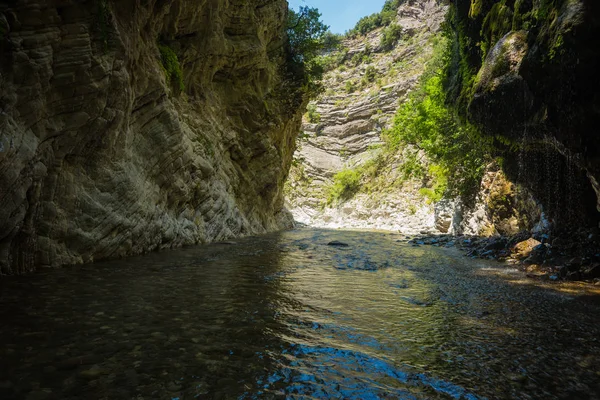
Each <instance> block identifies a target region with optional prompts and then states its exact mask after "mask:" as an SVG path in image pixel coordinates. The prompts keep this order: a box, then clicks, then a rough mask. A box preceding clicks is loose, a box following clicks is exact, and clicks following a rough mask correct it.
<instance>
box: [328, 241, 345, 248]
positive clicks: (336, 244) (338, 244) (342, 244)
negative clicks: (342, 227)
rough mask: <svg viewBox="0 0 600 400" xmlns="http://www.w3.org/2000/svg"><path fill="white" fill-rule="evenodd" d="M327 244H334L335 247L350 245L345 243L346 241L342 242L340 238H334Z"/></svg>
mask: <svg viewBox="0 0 600 400" xmlns="http://www.w3.org/2000/svg"><path fill="white" fill-rule="evenodd" d="M327 246H334V247H348V246H349V245H348V243H344V242H340V241H338V240H332V241H331V242H329V243H327Z"/></svg>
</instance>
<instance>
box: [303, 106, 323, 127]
mask: <svg viewBox="0 0 600 400" xmlns="http://www.w3.org/2000/svg"><path fill="white" fill-rule="evenodd" d="M306 111H307V112H306V118H307V119H308V122H310V123H311V124H318V123H319V122H321V114H319V113H318V111H317V106H316V104H309V105H308V106H307V107H306Z"/></svg>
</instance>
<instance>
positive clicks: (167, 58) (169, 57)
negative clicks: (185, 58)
mask: <svg viewBox="0 0 600 400" xmlns="http://www.w3.org/2000/svg"><path fill="white" fill-rule="evenodd" d="M158 49H159V50H160V60H161V61H162V66H163V70H164V72H165V76H166V78H167V82H171V83H175V84H176V85H177V88H178V89H179V90H180V91H182V90H184V89H185V83H184V82H183V71H182V70H181V65H179V59H178V58H177V54H175V52H174V51H173V49H171V48H170V47H169V46H167V45H165V44H159V45H158Z"/></svg>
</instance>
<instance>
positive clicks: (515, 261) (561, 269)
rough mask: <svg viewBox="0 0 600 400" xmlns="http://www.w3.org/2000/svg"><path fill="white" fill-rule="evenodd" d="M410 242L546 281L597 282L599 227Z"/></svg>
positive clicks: (599, 278) (423, 238) (425, 238)
mask: <svg viewBox="0 0 600 400" xmlns="http://www.w3.org/2000/svg"><path fill="white" fill-rule="evenodd" d="M405 240H406V241H407V242H408V243H409V244H411V245H413V246H437V247H447V248H452V247H455V248H458V249H460V250H461V251H462V252H464V254H465V255H466V256H467V257H470V258H479V259H486V260H496V261H498V262H501V263H505V264H506V265H510V266H513V267H516V268H518V269H521V270H522V271H524V272H526V274H527V277H529V278H534V279H541V280H548V281H564V280H569V281H584V282H588V283H592V284H594V285H598V286H600V231H598V230H584V229H581V230H577V231H557V232H553V233H551V234H550V233H532V232H529V231H522V232H519V233H518V234H516V235H512V236H493V237H480V236H470V235H446V234H442V235H430V234H425V235H417V236H412V237H409V236H406V237H405Z"/></svg>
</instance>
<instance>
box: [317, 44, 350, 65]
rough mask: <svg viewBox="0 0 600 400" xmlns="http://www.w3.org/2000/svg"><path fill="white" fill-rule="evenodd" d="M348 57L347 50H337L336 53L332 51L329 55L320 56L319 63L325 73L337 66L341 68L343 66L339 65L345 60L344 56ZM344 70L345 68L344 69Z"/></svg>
mask: <svg viewBox="0 0 600 400" xmlns="http://www.w3.org/2000/svg"><path fill="white" fill-rule="evenodd" d="M347 55H348V49H347V48H345V47H344V48H339V50H337V51H333V52H330V53H329V54H326V55H323V56H320V57H319V59H320V63H321V64H322V65H323V69H324V70H325V71H331V70H333V69H335V68H337V67H338V66H340V69H341V67H343V65H341V64H342V63H343V62H344V61H345V60H346V56H347ZM344 68H345V67H344Z"/></svg>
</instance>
